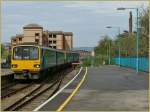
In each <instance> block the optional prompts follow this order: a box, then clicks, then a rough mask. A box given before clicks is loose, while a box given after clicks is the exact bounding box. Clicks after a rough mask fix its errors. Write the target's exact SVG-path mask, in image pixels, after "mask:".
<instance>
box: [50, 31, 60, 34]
mask: <svg viewBox="0 0 150 112" xmlns="http://www.w3.org/2000/svg"><path fill="white" fill-rule="evenodd" d="M48 33H49V34H63V32H62V31H48Z"/></svg>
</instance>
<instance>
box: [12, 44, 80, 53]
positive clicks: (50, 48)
mask: <svg viewBox="0 0 150 112" xmlns="http://www.w3.org/2000/svg"><path fill="white" fill-rule="evenodd" d="M17 46H36V47H40V48H43V49H50V50H52V51H57V52H62V53H74V54H78V53H77V52H74V51H64V50H59V49H53V48H50V47H45V46H41V45H37V44H33V43H32V44H30V43H28V44H18V45H15V46H14V47H17Z"/></svg>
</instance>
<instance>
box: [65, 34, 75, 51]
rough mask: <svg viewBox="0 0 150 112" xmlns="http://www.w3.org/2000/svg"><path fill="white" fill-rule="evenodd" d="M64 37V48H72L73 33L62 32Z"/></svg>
mask: <svg viewBox="0 0 150 112" xmlns="http://www.w3.org/2000/svg"><path fill="white" fill-rule="evenodd" d="M64 39H65V46H64V47H65V50H67V51H69V50H71V49H72V48H73V46H72V45H73V33H72V32H64Z"/></svg>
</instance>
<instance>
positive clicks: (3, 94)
mask: <svg viewBox="0 0 150 112" xmlns="http://www.w3.org/2000/svg"><path fill="white" fill-rule="evenodd" d="M13 86H14V87H11V88H10V87H8V88H5V89H3V90H2V92H1V99H4V98H6V97H10V96H11V95H13V94H16V93H17V92H19V91H21V90H23V89H25V88H27V87H29V86H31V84H17V83H16V85H15V84H14V85H13ZM15 86H16V87H15Z"/></svg>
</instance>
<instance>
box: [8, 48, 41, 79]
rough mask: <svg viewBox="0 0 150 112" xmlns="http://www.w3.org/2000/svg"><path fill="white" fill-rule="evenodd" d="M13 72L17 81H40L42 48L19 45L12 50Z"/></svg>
mask: <svg viewBox="0 0 150 112" xmlns="http://www.w3.org/2000/svg"><path fill="white" fill-rule="evenodd" d="M11 70H12V71H13V72H14V73H15V75H14V78H15V79H39V77H40V74H39V72H40V48H39V46H34V45H17V46H14V47H13V48H12V58H11Z"/></svg>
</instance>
